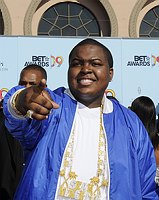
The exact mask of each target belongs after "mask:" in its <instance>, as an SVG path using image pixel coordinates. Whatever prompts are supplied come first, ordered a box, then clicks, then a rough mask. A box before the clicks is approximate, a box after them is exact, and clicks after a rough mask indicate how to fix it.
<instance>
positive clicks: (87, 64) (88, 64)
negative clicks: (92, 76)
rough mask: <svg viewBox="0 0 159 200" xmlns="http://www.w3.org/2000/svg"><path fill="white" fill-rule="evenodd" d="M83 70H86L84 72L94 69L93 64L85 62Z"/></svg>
mask: <svg viewBox="0 0 159 200" xmlns="http://www.w3.org/2000/svg"><path fill="white" fill-rule="evenodd" d="M81 71H84V72H89V71H92V66H91V64H90V63H89V62H84V63H83V65H82V69H81Z"/></svg>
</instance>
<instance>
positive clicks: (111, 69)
mask: <svg viewBox="0 0 159 200" xmlns="http://www.w3.org/2000/svg"><path fill="white" fill-rule="evenodd" d="M113 75H114V69H113V67H111V68H110V69H109V77H110V80H109V82H111V81H112V79H113Z"/></svg>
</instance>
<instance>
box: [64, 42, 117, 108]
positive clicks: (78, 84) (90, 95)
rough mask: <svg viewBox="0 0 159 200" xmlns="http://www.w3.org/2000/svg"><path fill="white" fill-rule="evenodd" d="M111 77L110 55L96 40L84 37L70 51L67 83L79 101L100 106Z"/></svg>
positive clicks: (111, 62) (91, 105) (90, 105)
mask: <svg viewBox="0 0 159 200" xmlns="http://www.w3.org/2000/svg"><path fill="white" fill-rule="evenodd" d="M112 77H113V58H112V55H111V53H110V51H109V50H108V49H107V48H106V47H105V46H104V45H102V44H101V43H99V42H98V41H96V40H93V39H85V40H83V41H81V42H80V43H78V44H77V45H76V46H75V47H74V48H73V49H72V51H71V52H70V55H69V70H68V84H69V88H70V91H71V93H72V94H73V95H74V97H75V98H76V99H77V100H78V101H79V102H81V103H83V104H85V105H86V106H88V107H97V106H100V104H101V100H102V98H103V94H104V92H105V90H106V88H107V86H108V84H109V82H110V81H111V80H112Z"/></svg>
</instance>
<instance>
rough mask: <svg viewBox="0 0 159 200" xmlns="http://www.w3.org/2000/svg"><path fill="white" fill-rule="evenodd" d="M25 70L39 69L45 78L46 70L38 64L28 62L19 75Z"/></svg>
mask: <svg viewBox="0 0 159 200" xmlns="http://www.w3.org/2000/svg"><path fill="white" fill-rule="evenodd" d="M27 70H37V71H40V72H41V74H42V75H43V78H44V79H46V80H47V72H46V70H45V69H44V68H43V67H42V66H40V65H37V64H30V65H27V66H26V67H24V68H23V69H22V71H21V73H20V76H21V75H22V74H23V72H24V71H27Z"/></svg>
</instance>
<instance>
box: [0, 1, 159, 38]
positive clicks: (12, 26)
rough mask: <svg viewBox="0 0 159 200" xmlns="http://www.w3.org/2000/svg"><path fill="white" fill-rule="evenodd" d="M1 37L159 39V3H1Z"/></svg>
mask: <svg viewBox="0 0 159 200" xmlns="http://www.w3.org/2000/svg"><path fill="white" fill-rule="evenodd" d="M0 34H1V35H15V36H18V35H25V36H38V35H45V36H46V35H48V36H99V37H132V38H138V37H158V36H159V0H69V1H68V0H63V1H58V0H14V1H13V0H0Z"/></svg>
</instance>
